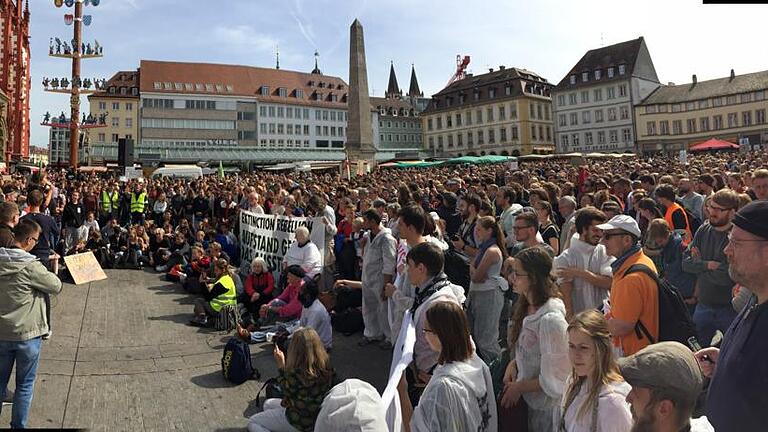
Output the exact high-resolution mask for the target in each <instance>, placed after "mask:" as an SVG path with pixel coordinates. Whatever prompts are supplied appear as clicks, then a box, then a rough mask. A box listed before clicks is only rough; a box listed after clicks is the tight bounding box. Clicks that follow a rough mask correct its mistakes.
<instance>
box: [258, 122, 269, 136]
mask: <svg viewBox="0 0 768 432" xmlns="http://www.w3.org/2000/svg"><path fill="white" fill-rule="evenodd" d="M259 133H262V134H266V133H267V124H266V123H261V124H259Z"/></svg>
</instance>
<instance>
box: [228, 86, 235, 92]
mask: <svg viewBox="0 0 768 432" xmlns="http://www.w3.org/2000/svg"><path fill="white" fill-rule="evenodd" d="M233 91H235V89H234V87H232V86H231V85H228V86H227V93H232V92H233Z"/></svg>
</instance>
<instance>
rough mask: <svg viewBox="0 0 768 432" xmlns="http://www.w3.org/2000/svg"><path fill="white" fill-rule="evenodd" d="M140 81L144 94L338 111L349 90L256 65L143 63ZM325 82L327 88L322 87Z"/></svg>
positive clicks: (329, 79)
mask: <svg viewBox="0 0 768 432" xmlns="http://www.w3.org/2000/svg"><path fill="white" fill-rule="evenodd" d="M140 81H141V86H140V91H141V92H142V93H144V92H151V93H175V94H179V93H183V94H200V95H221V96H247V97H254V98H256V99H257V100H260V101H264V102H274V103H291V104H301V105H321V106H328V107H336V108H341V107H344V106H346V97H345V96H346V94H347V91H348V86H347V83H345V82H344V80H342V79H341V78H338V77H333V76H327V75H318V74H310V73H304V72H296V71H289V70H283V69H280V70H278V69H269V68H259V67H253V66H241V65H224V64H212V63H182V62H165V61H155V60H142V61H141V79H140ZM321 83H322V85H323V87H320V84H321ZM179 85H180V86H181V88H180V89H179ZM262 86H267V87H269V93H270V94H269V96H266V95H262V94H261V88H262ZM279 88H285V89H286V95H287V96H285V97H283V96H279V94H278V89H279ZM297 89H301V90H303V92H304V94H303V96H302V97H301V98H297V97H296V90H297ZM315 92H320V93H322V94H323V97H324V100H322V101H320V100H315V99H314V97H315V96H314V95H315ZM331 93H333V94H335V95H336V96H337V98H338V99H337V100H338V101H337V102H332V101H330V100H329V95H330V94H331Z"/></svg>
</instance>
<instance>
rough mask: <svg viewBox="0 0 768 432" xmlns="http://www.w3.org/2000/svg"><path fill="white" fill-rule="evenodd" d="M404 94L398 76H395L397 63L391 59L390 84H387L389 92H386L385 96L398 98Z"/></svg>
mask: <svg viewBox="0 0 768 432" xmlns="http://www.w3.org/2000/svg"><path fill="white" fill-rule="evenodd" d="M402 95H403V92H402V90H400V86H398V85H397V76H395V64H394V62H392V61H391V60H390V62H389V84H387V92H386V93H384V97H385V98H387V99H396V98H398V97H400V96H402Z"/></svg>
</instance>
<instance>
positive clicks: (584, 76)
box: [581, 72, 589, 82]
mask: <svg viewBox="0 0 768 432" xmlns="http://www.w3.org/2000/svg"><path fill="white" fill-rule="evenodd" d="M587 81H589V72H582V73H581V82H587Z"/></svg>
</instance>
